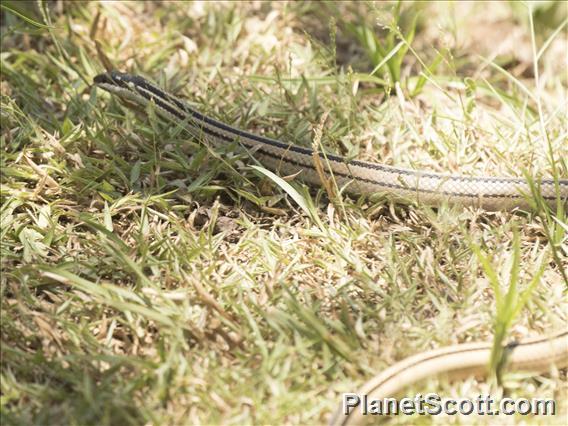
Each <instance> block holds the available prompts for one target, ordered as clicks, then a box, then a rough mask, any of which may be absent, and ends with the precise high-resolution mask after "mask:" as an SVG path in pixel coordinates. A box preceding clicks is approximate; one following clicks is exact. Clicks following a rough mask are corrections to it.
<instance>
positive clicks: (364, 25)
mask: <svg viewBox="0 0 568 426" xmlns="http://www.w3.org/2000/svg"><path fill="white" fill-rule="evenodd" d="M7 5H8V6H7V7H8V8H19V9H17V10H18V12H17V13H19V14H20V15H22V16H24V17H26V19H23V18H22V17H21V16H18V15H17V14H14V13H13V12H11V11H9V10H7V9H3V18H2V54H1V66H2V77H1V95H2V97H1V105H2V112H1V119H2V132H1V139H0V143H1V148H2V158H1V168H2V181H1V187H0V195H1V200H2V209H1V212H0V220H1V233H2V245H1V255H2V263H1V265H2V277H1V281H0V283H1V294H2V306H1V309H2V310H1V319H2V321H1V330H2V331H1V338H2V346H1V355H2V368H1V379H2V380H1V388H0V389H1V395H2V396H1V399H0V410H1V415H2V421H3V423H6V424H29V423H33V424H55V423H71V424H116V423H127V424H141V423H156V424H166V423H167V424H221V423H223V424H251V423H259V424H283V423H286V424H323V423H325V422H326V421H327V420H328V418H329V416H330V414H331V412H332V411H333V410H334V409H335V407H336V405H337V404H338V402H339V401H340V396H341V393H343V392H349V391H355V390H356V388H357V387H358V386H360V385H361V384H363V383H364V382H365V381H366V380H368V379H369V378H371V377H372V376H373V375H374V374H376V373H377V372H378V371H380V370H382V369H384V368H386V367H387V366H389V365H392V364H393V363H394V362H396V361H398V360H400V359H403V358H405V357H407V356H409V355H413V354H416V353H418V352H420V351H423V350H426V349H431V348H437V347H442V346H446V345H451V344H455V343H459V342H467V341H478V340H482V341H483V340H492V339H493V336H494V335H496V337H495V339H496V340H495V342H496V343H498V342H499V341H500V340H501V339H502V340H510V339H512V338H519V337H527V336H532V335H541V334H547V333H549V332H551V331H553V330H556V329H559V328H562V327H566V307H567V305H566V302H567V299H566V267H567V261H566V258H567V257H566V255H567V238H566V235H567V234H566V230H567V229H568V228H567V226H568V220H567V217H566V211H565V210H564V209H562V206H559V208H558V209H557V210H554V211H553V210H550V209H547V208H546V207H545V206H543V205H542V203H541V202H540V201H539V198H538V188H537V185H536V184H535V191H536V194H537V195H536V196H535V197H534V200H535V201H534V203H535V210H534V211H531V212H516V213H511V212H500V213H487V212H483V211H479V210H474V209H460V208H457V207H452V208H450V207H448V206H441V207H440V208H438V209H431V208H428V207H426V206H421V205H409V206H400V205H396V204H393V203H392V202H391V201H389V200H388V199H375V198H374V197H369V198H358V199H357V198H349V197H346V196H345V195H342V194H341V191H338V189H339V190H341V188H335V189H334V187H333V186H330V188H331V189H329V190H328V191H326V190H325V189H320V190H318V189H312V190H309V189H308V188H306V187H304V186H303V185H301V184H299V183H297V182H292V183H290V182H285V181H283V180H282V179H281V178H279V177H277V176H274V175H271V174H270V173H267V171H266V170H264V169H262V168H259V167H258V165H255V164H253V163H251V162H250V161H249V156H248V155H247V153H245V152H242V151H240V150H239V149H238V148H237V147H226V149H223V150H219V151H218V152H211V151H209V150H208V149H206V148H204V147H203V146H202V145H201V144H200V142H199V141H198V140H195V139H190V138H188V136H187V135H185V134H184V133H183V132H181V130H180V129H176V128H172V127H171V126H169V125H168V124H167V123H164V122H162V121H160V120H158V119H157V118H156V117H155V114H153V111H152V110H151V109H150V110H148V111H146V112H144V111H134V110H131V109H129V108H127V107H125V106H123V105H121V104H120V103H119V102H117V101H116V99H113V98H111V97H109V96H108V95H107V94H104V93H102V92H101V91H97V90H96V89H95V88H93V87H92V86H91V85H90V83H91V81H92V77H93V76H94V75H95V74H97V73H98V72H101V71H103V70H104V69H105V66H104V65H103V64H104V63H108V64H109V65H112V66H113V67H115V68H117V69H120V70H123V71H130V72H136V73H140V74H143V75H146V76H148V77H150V78H151V79H153V80H154V81H156V82H157V83H159V84H160V85H162V86H164V87H165V88H167V89H168V90H170V91H172V92H174V93H177V94H178V95H180V96H184V97H186V99H187V100H188V101H189V102H191V103H192V104H194V105H195V106H197V107H199V108H200V109H201V110H203V111H204V112H207V113H209V114H211V115H213V116H215V117H217V118H219V119H222V120H224V121H226V122H228V123H231V124H234V125H238V126H241V127H243V128H247V129H251V130H255V131H257V132H259V133H265V134H270V135H273V136H275V137H278V138H282V139H285V140H293V141H295V142H296V143H298V144H301V145H304V146H311V144H312V141H313V140H314V138H315V139H316V142H317V143H318V147H319V149H326V150H328V152H337V153H341V154H343V155H346V156H349V157H351V158H359V159H365V160H371V161H380V162H384V163H387V164H395V165H400V166H406V167H412V168H419V169H429V170H435V171H451V172H459V173H463V174H469V175H474V174H493V175H510V176H524V175H527V176H536V177H539V176H553V177H556V178H557V179H558V178H563V179H566V177H567V176H568V163H567V162H566V159H567V158H568V145H567V144H566V143H565V141H566V134H567V133H566V128H567V119H566V87H567V85H568V81H567V78H566V75H565V72H562V70H564V64H563V62H562V54H559V52H563V51H564V52H565V50H566V13H565V10H564V9H562V8H561V7H560V9H559V10H560V13H563V14H564V19H563V20H562V21H561V22H554V23H553V24H550V23H549V21H548V20H547V17H548V16H549V14H548V13H547V10H546V8H544V6H542V5H539V6H538V8H537V10H536V12H535V14H534V20H533V19H532V18H533V17H530V15H529V14H528V10H527V9H526V7H525V8H524V9H520V8H519V6H518V5H515V6H514V7H512V6H509V5H507V4H497V3H491V4H481V3H479V4H457V3H456V4H454V3H452V4H446V3H431V4H428V5H426V6H424V5H421V6H416V5H414V4H412V3H403V4H402V5H399V6H397V5H393V4H378V5H371V4H350V3H344V4H343V3H335V4H321V3H274V4H268V3H251V4H249V3H246V4H236V3H226V4H221V5H214V4H212V3H192V4H186V3H175V2H173V3H164V4H158V3H154V2H144V3H142V2H138V3H135V2H124V3H120V2H116V3H95V2H92V3H79V2H74V3H60V2H54V3H50V5H49V10H47V11H46V12H45V13H44V14H42V13H41V11H40V10H39V9H38V7H37V6H36V5H35V3H29V4H26V5H25V7H22V5H21V4H19V3H15V2H8V3H7ZM551 7H553V8H559V6H557V5H553V6H551ZM418 9H420V11H419V13H418ZM555 10H556V9H555ZM488 11H491V12H492V13H489V12H488ZM405 16H406V17H408V16H410V17H415V18H412V19H415V21H413V20H411V21H410V23H411V24H412V25H411V27H412V30H411V31H412V37H408V34H409V33H408V31H410V29H409V28H411V27H408V26H405V25H407V24H408V21H404V17H405ZM554 16H555V18H554V19H556V16H558V13H555V14H554ZM529 17H530V18H531V19H529ZM377 22H386V23H392V22H395V23H396V22H400V23H401V25H402V23H403V22H407V23H405V24H404V25H403V27H402V28H400V29H397V28H396V25H395V26H394V27H393V26H392V25H391V26H388V25H387V26H385V27H383V26H381V27H379V26H377V25H376V23H377ZM355 24H357V25H358V27H359V28H360V31H365V32H368V33H370V34H372V35H373V34H374V35H376V36H378V37H379V38H378V39H374V40H375V41H377V40H378V41H379V42H381V40H384V41H383V42H382V43H384V44H380V45H376V44H375V51H373V52H371V51H370V50H369V45H364V44H362V43H361V40H360V39H359V38H358V37H357V36H355V35H354V34H353V33H352V32H351V31H349V27H350V26H353V25H355ZM479 28H484V31H483V32H480V31H479ZM385 31H386V34H388V38H385V39H382V38H380V36H381V34H384V33H385ZM400 43H403V44H402V45H400V47H397V46H399V44H400ZM405 43H406V44H405ZM379 47H380V49H379ZM395 49H397V50H396V51H395ZM379 50H381V51H379ZM372 55H374V56H372ZM534 58H538V61H534ZM381 62H384V64H385V66H381V67H377V66H378V65H381ZM375 68H377V69H375ZM373 71H374V72H373ZM371 74H372V75H371ZM396 82H399V83H400V84H399V85H398V87H399V89H397V84H395V83H396ZM326 114H327V119H326V120H322V117H323V116H324V115H326ZM330 192H331V194H330ZM330 200H331V201H330ZM500 283H507V284H508V289H505V288H501V287H502V285H501V284H500ZM496 330H497V333H496ZM496 363H497V362H496V361H494V364H496ZM503 379H504V382H503V386H502V387H500V386H499V385H498V384H496V383H494V382H492V381H491V380H489V381H480V380H476V379H474V378H468V379H466V380H465V381H459V382H449V381H448V380H447V379H446V378H444V377H440V378H433V379H431V380H429V381H427V382H425V383H421V384H416V385H415V386H414V387H413V388H412V389H409V390H408V391H407V394H408V395H413V394H414V393H415V392H418V391H420V392H422V393H424V392H425V391H436V392H438V393H439V394H441V395H443V396H450V397H452V396H472V397H476V396H477V395H478V394H480V393H492V394H493V395H496V394H499V393H504V394H507V395H509V396H512V397H526V398H532V397H553V398H555V399H556V400H557V401H558V403H559V414H558V415H557V416H555V417H554V418H552V419H551V418H535V417H528V418H525V417H515V418H507V419H498V421H501V422H503V423H511V422H515V423H526V422H530V423H535V424H549V423H551V422H552V423H558V424H563V423H565V421H566V418H567V410H568V407H567V406H566V403H565V401H566V400H567V398H566V372H565V371H557V370H554V369H552V370H551V371H550V372H548V373H547V374H545V375H542V376H537V377H532V376H529V375H527V374H505V375H504V376H503ZM412 421H413V422H417V423H420V424H423V423H424V424H431V423H434V424H436V423H447V422H448V421H451V422H454V423H460V422H468V421H470V420H468V419H466V418H451V419H450V418H447V417H446V418H434V417H432V418H413V419H412ZM473 421H474V422H475V423H483V424H485V423H493V422H495V421H497V420H496V419H494V418H491V419H488V418H482V417H479V418H475V419H474V420H473ZM391 422H392V423H395V424H396V423H406V422H408V419H405V418H395V419H391Z"/></svg>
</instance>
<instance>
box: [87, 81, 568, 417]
mask: <svg viewBox="0 0 568 426" xmlns="http://www.w3.org/2000/svg"><path fill="white" fill-rule="evenodd" d="M94 84H95V86H97V87H100V88H101V89H103V90H105V91H107V92H110V93H111V94H113V95H115V96H118V97H119V98H120V99H122V100H124V101H126V102H127V103H134V104H135V105H137V106H139V107H144V108H145V107H147V106H148V105H152V107H153V108H154V109H155V111H156V112H157V113H158V115H160V116H161V117H163V118H165V119H166V120H168V121H170V122H172V123H173V124H175V125H179V126H181V127H182V128H184V129H185V130H187V131H188V132H189V133H190V134H191V135H193V136H194V137H196V138H198V139H199V140H201V141H203V142H204V143H206V144H208V145H209V144H210V145H212V146H213V147H224V146H228V145H229V146H230V145H234V146H240V147H242V148H244V149H245V150H247V151H248V152H249V153H251V156H252V157H253V158H254V160H256V161H258V162H259V163H260V164H261V165H263V166H264V167H266V168H268V169H270V170H271V171H273V172H275V173H277V174H279V175H281V176H292V177H294V178H295V177H296V176H297V177H299V178H300V179H301V180H302V181H304V182H306V183H308V184H310V185H322V179H326V178H328V179H333V180H334V181H335V182H336V184H337V185H338V187H341V188H345V191H346V192H347V193H350V194H360V195H375V194H379V195H384V196H390V197H393V198H394V199H395V200H400V201H403V202H409V201H410V202H416V203H424V204H427V205H432V206H440V205H442V204H444V203H447V204H449V205H457V206H463V207H473V208H481V209H483V210H487V211H503V210H509V211H510V210H515V209H530V208H531V202H530V198H531V197H535V196H539V197H541V199H542V200H543V201H544V203H545V204H547V205H549V206H551V207H552V208H554V206H557V205H558V204H559V203H561V204H562V205H563V206H566V205H567V201H568V179H563V178H562V179H560V178H544V179H534V180H533V182H530V181H529V180H528V179H520V178H513V177H492V176H462V175H454V174H447V173H434V172H429V171H424V170H413V169H407V168H401V167H394V166H390V165H386V164H380V163H374V162H368V161H360V160H353V159H347V158H345V157H342V156H338V155H334V154H329V153H324V152H319V151H318V150H316V149H312V148H307V147H303V146H298V145H295V144H293V143H287V142H283V141H280V140H276V139H272V138H269V137H266V136H264V135H259V134H255V133H251V132H248V131H245V130H242V129H239V128H237V127H234V126H231V125H229V124H227V123H224V122H221V121H219V120H216V119H215V118H213V117H210V116H208V115H205V114H203V113H202V112H200V111H198V110H197V109H195V108H193V107H192V106H190V105H189V104H188V103H187V102H185V101H184V100H182V99H180V98H178V97H176V96H174V95H172V94H170V93H167V92H166V91H164V90H162V89H161V88H160V87H158V86H157V85H155V84H153V83H151V82H150V81H148V80H147V79H145V78H143V77H141V76H138V75H131V74H126V73H122V72H119V71H108V72H105V73H102V74H99V75H97V76H96V77H95V78H94ZM317 163H319V167H318V164H317ZM322 163H323V164H325V165H326V166H327V167H322V166H321V164H322ZM322 174H323V175H324V176H322ZM535 188H536V189H537V192H538V193H537V194H536V195H535V193H534V189H535ZM491 347H492V345H491V343H467V344H458V345H453V346H449V347H445V348H441V349H437V350H432V351H427V352H423V353H420V354H417V355H415V356H411V357H409V358H407V359H404V360H402V361H400V362H398V363H396V364H394V365H392V366H391V367H390V368H387V369H386V370H384V371H383V372H382V373H380V374H379V375H377V376H375V377H374V378H373V379H371V380H370V381H368V382H367V383H366V384H365V385H364V386H363V387H362V388H361V390H360V393H361V394H366V395H369V397H371V396H372V397H373V398H377V399H380V398H385V397H391V396H393V395H396V394H398V393H400V391H401V390H402V389H404V388H405V387H407V386H408V385H409V384H411V383H414V382H416V381H418V380H421V379H423V378H425V377H427V376H431V375H435V374H440V373H442V372H447V373H449V374H450V375H452V376H459V375H462V374H465V375H467V374H478V373H479V374H481V373H483V371H485V370H486V366H487V360H488V359H489V356H490V353H491ZM504 349H505V352H506V353H507V365H508V367H509V368H512V369H515V370H528V371H533V372H543V371H546V370H547V369H550V368H551V366H552V365H555V366H556V367H558V368H562V367H565V366H567V365H568V332H567V331H561V332H559V333H556V334H552V335H550V336H547V337H539V338H533V339H530V340H526V341H520V342H514V343H511V344H508V345H506V346H505V348H504ZM361 420H362V419H361V416H360V415H359V411H358V410H352V411H351V412H349V413H347V414H345V413H343V412H342V410H341V409H338V410H337V412H336V413H335V415H334V416H332V420H331V424H333V425H337V426H339V425H342V426H346V425H348V424H351V423H356V422H359V421H361Z"/></svg>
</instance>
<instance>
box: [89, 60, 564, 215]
mask: <svg viewBox="0 0 568 426" xmlns="http://www.w3.org/2000/svg"><path fill="white" fill-rule="evenodd" d="M95 84H96V85H97V86H99V87H101V88H102V89H105V90H107V91H109V92H111V93H113V94H116V95H118V96H120V97H121V98H124V99H128V100H130V101H133V102H135V103H137V104H139V105H143V106H145V105H147V104H149V103H154V105H155V108H156V110H157V112H158V113H159V114H160V115H161V116H163V117H165V118H166V119H168V120H171V121H172V122H174V123H178V124H181V125H183V126H184V127H185V128H186V129H187V130H188V131H189V132H190V133H192V134H193V135H195V136H197V137H199V138H202V139H205V140H206V141H208V142H210V143H211V144H212V145H217V146H219V145H227V144H232V143H235V144H239V145H242V146H243V147H244V148H246V149H247V150H249V151H250V152H252V153H253V156H254V158H255V159H257V160H258V161H259V162H260V163H261V164H263V165H264V166H265V167H267V168H269V169H271V170H273V171H275V172H277V173H278V174H280V175H284V176H286V175H296V174H298V175H299V177H300V178H301V179H302V180H303V181H305V182H307V183H309V184H312V185H321V177H320V174H318V171H317V169H316V165H315V164H314V151H313V150H312V149H310V148H305V147H301V146H297V145H294V144H290V143H285V142H281V141H278V140H275V139H271V138H268V137H264V136H260V135H256V134H253V133H250V132H247V131H244V130H241V129H237V128H235V127H232V126H229V125H228V124H225V123H223V122H220V121H218V120H215V119H214V118H211V117H208V116H206V115H204V114H202V113H200V112H199V111H197V110H195V109H194V108H192V107H190V106H189V105H188V104H187V103H185V102H183V101H182V100H181V99H178V98H176V97H175V96H173V95H171V94H168V93H166V92H164V91H163V90H162V89H160V88H159V87H157V86H155V85H154V84H152V83H150V82H149V81H147V80H145V79H144V78H142V77H139V76H133V75H128V74H123V73H119V72H116V71H112V72H109V73H105V74H100V75H98V76H97V77H95ZM317 155H319V157H320V158H321V160H322V162H323V163H324V164H329V166H330V167H329V168H330V169H331V170H328V169H324V172H325V173H326V174H327V175H328V176H331V175H332V176H333V178H334V179H335V181H336V182H337V184H338V186H339V187H340V188H341V187H345V188H346V190H347V192H350V193H355V194H389V195H391V196H395V197H396V198H398V199H403V200H414V201H416V202H419V203H424V204H428V205H439V204H441V203H444V202H448V203H450V204H458V205H463V206H474V207H481V208H483V209H485V210H510V209H513V208H515V207H519V208H528V207H529V203H528V201H527V198H528V197H530V196H532V193H531V188H530V185H529V182H527V180H525V179H518V178H510V177H487V176H480V177H475V176H460V175H450V174H442V173H431V172H427V171H417V170H411V169H406V168H400V167H392V166H387V165H384V164H379V163H371V162H367V161H358V160H351V161H348V160H346V159H345V158H344V157H341V156H337V155H331V154H326V155H324V154H323V153H318V154H317ZM535 183H536V184H537V187H538V188H539V190H540V194H541V196H542V199H543V200H544V201H545V202H546V203H548V204H549V205H551V206H554V205H556V203H558V202H563V203H564V204H566V201H567V200H568V179H557V180H555V179H540V180H536V179H535Z"/></svg>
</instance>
